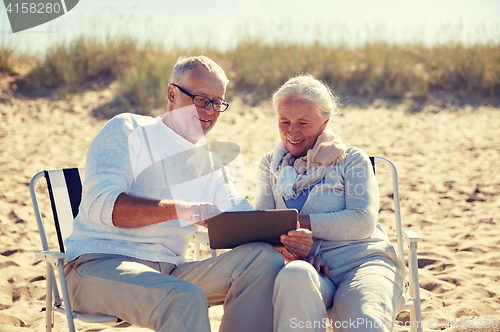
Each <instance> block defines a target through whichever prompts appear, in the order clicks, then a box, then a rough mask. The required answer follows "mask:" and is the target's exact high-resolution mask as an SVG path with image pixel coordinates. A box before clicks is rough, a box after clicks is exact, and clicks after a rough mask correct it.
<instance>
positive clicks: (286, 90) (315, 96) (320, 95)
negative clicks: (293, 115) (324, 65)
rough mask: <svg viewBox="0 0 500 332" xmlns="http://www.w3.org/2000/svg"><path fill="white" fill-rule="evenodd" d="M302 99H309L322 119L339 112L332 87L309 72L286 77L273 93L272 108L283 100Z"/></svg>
mask: <svg viewBox="0 0 500 332" xmlns="http://www.w3.org/2000/svg"><path fill="white" fill-rule="evenodd" d="M289 99H303V100H308V101H310V102H311V103H312V104H313V105H314V108H315V109H316V111H317V112H318V114H319V116H320V117H321V118H322V119H329V118H331V117H333V116H334V115H337V114H340V112H339V111H338V104H339V98H338V97H335V96H334V95H333V91H332V89H330V87H329V86H328V85H327V84H326V83H324V82H321V81H320V80H318V79H316V78H314V77H313V76H312V75H310V74H299V75H297V76H295V77H292V78H290V79H288V81H286V82H285V83H284V84H283V85H282V86H281V87H280V88H279V89H278V90H276V91H275V92H274V93H273V101H272V104H273V108H274V109H275V110H278V106H279V105H280V104H281V103H282V102H283V101H285V100H289Z"/></svg>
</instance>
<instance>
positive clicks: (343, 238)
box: [255, 75, 404, 331]
mask: <svg viewBox="0 0 500 332" xmlns="http://www.w3.org/2000/svg"><path fill="white" fill-rule="evenodd" d="M336 104H337V100H336V98H335V97H334V96H333V94H332V92H331V90H330V88H329V87H328V86H326V85H325V84H323V83H322V82H320V81H318V80H317V79H315V78H313V77H312V76H310V75H300V76H297V77H294V78H291V79H289V80H288V81H287V82H286V83H285V84H284V85H283V86H282V87H281V88H280V89H278V90H277V91H276V92H275V93H274V95H273V108H274V109H275V110H276V111H277V113H278V120H279V132H280V136H281V142H279V143H278V144H277V145H276V147H275V148H274V151H272V152H269V153H267V154H266V155H265V156H264V157H263V158H262V160H261V162H260V165H259V171H258V179H257V190H256V200H255V208H257V209H286V208H295V209H297V210H298V211H299V222H300V227H301V228H306V229H309V230H311V231H312V236H313V240H314V243H313V245H312V248H311V251H310V256H308V257H307V258H306V259H304V260H293V261H291V262H289V263H288V264H287V265H286V266H285V267H284V268H283V269H282V270H281V271H280V273H279V274H278V277H277V279H276V283H275V288H274V298H273V302H274V330H275V331H290V330H293V331H324V330H325V328H326V327H332V328H334V330H336V331H390V330H392V327H391V324H392V323H393V322H394V319H395V316H396V314H397V312H398V311H399V310H400V309H402V307H403V305H404V297H403V295H402V294H403V279H404V276H403V273H404V272H402V271H404V270H401V269H400V267H399V266H398V264H399V261H398V259H397V256H396V252H395V250H394V248H393V247H392V245H391V244H390V242H389V239H388V237H387V234H386V232H385V231H384V229H383V228H382V226H381V225H380V224H379V223H378V218H377V214H378V204H379V192H378V185H377V181H376V179H375V175H374V174H373V170H372V167H371V163H370V160H369V158H368V156H367V154H366V153H365V152H363V151H362V150H361V149H359V148H357V147H349V148H347V147H346V146H345V145H344V144H342V141H341V139H340V138H339V137H338V136H336V135H335V134H334V133H333V131H332V130H331V129H330V127H329V123H330V118H331V117H332V116H333V115H334V114H335V113H336V109H337V107H336ZM327 313H328V315H327Z"/></svg>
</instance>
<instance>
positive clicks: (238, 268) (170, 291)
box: [66, 243, 283, 332]
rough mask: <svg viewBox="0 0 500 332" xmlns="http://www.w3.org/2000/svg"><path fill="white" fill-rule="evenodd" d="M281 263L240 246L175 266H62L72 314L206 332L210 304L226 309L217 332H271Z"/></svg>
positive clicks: (261, 247) (268, 251) (93, 258)
mask: <svg viewBox="0 0 500 332" xmlns="http://www.w3.org/2000/svg"><path fill="white" fill-rule="evenodd" d="M282 267H283V257H282V256H281V254H280V253H279V252H278V251H277V250H275V249H274V248H273V247H271V246H270V245H268V244H264V243H251V244H246V245H242V246H239V247H237V248H235V249H233V250H231V251H229V252H226V253H223V254H221V255H219V256H217V257H213V258H209V259H206V260H203V261H195V262H188V263H183V264H180V265H179V266H178V267H175V265H173V264H168V263H155V262H150V261H145V260H140V259H134V258H130V257H127V256H119V255H104V254H87V255H82V256H80V257H79V258H78V259H76V260H75V261H74V262H73V263H70V264H68V266H67V267H66V279H67V283H68V289H69V293H70V298H71V305H72V306H73V309H74V310H77V311H79V312H81V313H85V314H105V315H113V316H117V317H119V318H121V319H123V320H124V321H126V322H129V323H131V324H134V325H138V326H143V327H148V328H151V329H154V330H156V331H161V332H165V331H170V332H184V331H186V332H188V331H189V332H203V331H207V332H209V331H210V322H209V320H208V306H209V305H218V304H223V305H224V315H223V317H222V321H221V325H220V330H219V331H224V332H229V331H238V332H244V331H249V332H250V331H251V332H255V331H269V332H270V331H272V326H273V323H272V321H273V306H272V295H273V287H274V281H275V278H276V275H277V274H278V272H279V271H280V269H281V268H282Z"/></svg>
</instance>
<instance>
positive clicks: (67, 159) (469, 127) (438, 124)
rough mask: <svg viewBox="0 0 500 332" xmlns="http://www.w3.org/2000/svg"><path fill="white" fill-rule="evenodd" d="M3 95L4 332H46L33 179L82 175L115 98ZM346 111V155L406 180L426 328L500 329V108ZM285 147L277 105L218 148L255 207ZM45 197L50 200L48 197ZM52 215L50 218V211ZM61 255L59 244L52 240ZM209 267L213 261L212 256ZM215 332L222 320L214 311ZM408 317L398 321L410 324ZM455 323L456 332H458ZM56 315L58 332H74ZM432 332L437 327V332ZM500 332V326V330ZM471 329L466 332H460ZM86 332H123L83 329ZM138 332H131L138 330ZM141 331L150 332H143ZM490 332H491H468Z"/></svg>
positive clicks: (384, 180) (235, 127)
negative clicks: (379, 160) (493, 324)
mask: <svg viewBox="0 0 500 332" xmlns="http://www.w3.org/2000/svg"><path fill="white" fill-rule="evenodd" d="M5 84H6V83H5V80H3V83H2V88H3V89H4V92H3V93H1V94H0V112H1V120H2V121H0V169H1V178H0V197H1V199H0V239H1V240H0V331H6V332H10V331H16V332H17V331H26V332H28V331H42V330H43V329H44V312H41V309H42V308H43V307H44V290H45V277H44V272H45V270H44V264H42V263H41V262H40V261H37V260H36V259H35V258H34V255H33V250H37V249H39V248H40V240H39V237H38V232H37V228H36V222H35V219H34V215H33V209H32V206H31V201H30V198H29V192H28V184H29V180H30V178H31V177H32V176H33V175H34V174H35V173H37V172H39V171H41V170H43V169H49V168H60V167H72V166H79V165H83V164H84V162H85V154H86V151H87V148H88V146H89V144H90V142H91V140H92V138H93V137H94V135H95V134H96V133H97V132H98V131H99V129H100V128H101V127H102V125H103V124H104V123H105V120H99V119H96V118H95V117H93V116H92V111H93V110H95V109H97V108H99V107H100V106H102V105H104V104H106V103H108V102H109V101H111V100H112V99H113V98H114V91H115V86H114V85H111V86H110V87H108V88H106V89H105V90H104V91H100V92H95V91H87V92H84V93H82V94H79V95H76V96H73V97H68V98H65V99H63V100H49V99H45V98H39V99H35V100H27V99H23V98H20V97H15V96H12V95H11V94H10V93H9V92H6V90H5V88H6V86H5ZM407 109H408V107H407V105H405V104H404V103H403V104H402V105H401V106H400V107H396V108H392V109H386V108H384V107H371V108H368V109H364V110H360V109H355V108H349V107H347V108H346V109H344V114H343V115H342V116H340V117H338V118H337V119H336V122H337V124H338V126H339V127H337V128H336V131H337V133H338V134H340V136H341V137H342V138H343V140H344V142H346V144H348V145H355V146H358V147H361V148H362V149H364V150H365V151H366V152H367V153H368V154H370V155H380V156H385V157H387V158H389V159H391V160H392V161H393V162H394V163H395V164H396V166H397V167H398V170H399V176H400V180H399V182H400V190H401V207H402V217H403V224H404V226H405V228H407V229H412V230H414V231H416V232H417V233H418V234H420V235H421V236H422V237H423V238H424V241H423V242H422V243H421V244H420V246H419V249H418V252H419V267H420V272H419V274H420V285H421V294H422V310H423V317H424V327H426V330H427V329H429V328H430V329H432V328H433V327H435V323H434V322H435V321H436V320H437V322H438V323H439V324H440V326H439V329H441V328H442V324H443V323H445V322H446V319H449V321H451V324H452V327H450V328H446V329H445V330H446V331H455V330H456V331H465V330H466V329H464V328H459V327H460V318H462V319H465V318H474V317H475V319H476V321H475V322H474V324H476V325H479V323H481V325H480V326H484V321H483V319H484V318H486V317H489V318H496V319H497V321H498V320H500V285H499V283H498V279H499V278H500V250H499V249H498V248H499V244H500V227H499V225H500V217H499V215H500V199H499V192H500V173H499V170H500V135H499V128H500V117H499V116H498V109H493V108H467V107H465V108H461V109H456V108H449V109H439V111H438V112H437V109H436V108H434V107H431V106H429V107H424V109H423V110H422V111H421V112H419V113H416V114H410V113H409V112H406V110H407ZM278 139H279V136H278V133H277V128H276V119H275V118H274V115H273V112H272V110H271V109H270V106H269V104H266V103H264V104H262V105H261V106H259V107H255V108H251V107H248V106H245V105H243V104H242V103H240V102H238V101H233V102H232V104H231V107H230V109H229V110H228V111H227V112H226V113H224V114H223V115H222V116H221V117H220V119H219V123H218V124H217V126H216V127H215V129H214V131H213V132H212V133H210V135H209V137H208V141H229V142H234V143H237V144H238V145H239V146H240V147H241V149H242V153H243V158H244V161H245V165H246V169H245V171H246V178H247V180H248V183H249V184H250V187H249V192H248V196H249V200H250V202H252V201H253V197H254V190H253V185H254V183H255V175H256V166H257V164H258V162H259V160H260V158H261V156H262V155H263V154H264V153H265V152H267V151H270V150H271V149H272V148H273V146H274V144H275V143H276V142H277V140H278ZM389 176H390V175H389V172H388V170H386V169H383V167H381V169H380V172H379V175H378V179H379V183H380V187H381V205H380V209H381V212H380V220H381V222H382V223H383V225H384V227H385V228H386V229H387V230H388V232H389V233H391V236H393V232H394V228H395V227H394V225H393V211H392V205H391V204H392V201H391V197H392V196H391V190H390V185H389V181H388V179H389ZM42 190H43V187H42V188H40V191H42ZM41 207H42V212H43V214H44V215H45V216H47V217H49V218H50V216H51V212H50V206H49V203H48V199H47V198H46V197H44V198H43V199H42V201H41ZM49 235H50V237H51V243H52V244H55V242H56V240H55V236H54V233H53V232H51V233H50V234H49ZM205 254H206V255H208V252H206V253H205ZM210 314H211V321H212V330H213V331H216V330H217V327H218V325H219V322H220V315H221V314H222V308H221V307H220V306H219V307H215V308H211V309H210ZM405 317H406V314H405V313H402V314H401V315H400V317H399V318H400V319H401V320H404V319H405ZM453 320H455V321H456V324H457V327H453ZM64 321H65V320H64V318H63V317H62V316H61V315H59V314H56V323H55V329H54V330H55V331H64V330H65V325H64ZM433 324H434V325H433ZM498 324H499V326H500V322H498ZM462 326H463V325H462ZM77 327H78V328H79V329H80V330H81V331H115V329H113V328H109V327H105V326H102V325H85V324H81V323H78V324H77ZM131 330H133V329H131ZM137 330H142V329H137ZM470 330H471V331H472V330H474V331H480V330H481V329H470ZM489 330H490V331H499V330H500V328H498V329H489Z"/></svg>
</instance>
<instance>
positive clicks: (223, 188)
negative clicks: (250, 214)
mask: <svg viewBox="0 0 500 332" xmlns="http://www.w3.org/2000/svg"><path fill="white" fill-rule="evenodd" d="M221 175H222V176H220V177H219V179H218V182H217V188H216V189H215V198H214V202H213V203H214V204H215V205H216V206H217V207H218V208H219V210H221V211H222V212H226V211H249V210H252V206H251V205H250V204H249V203H248V201H247V200H246V198H244V197H241V195H240V194H239V193H238V191H237V190H236V188H235V186H234V183H233V178H232V176H231V174H230V172H229V168H228V167H226V166H224V167H223V173H222V174H221Z"/></svg>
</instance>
